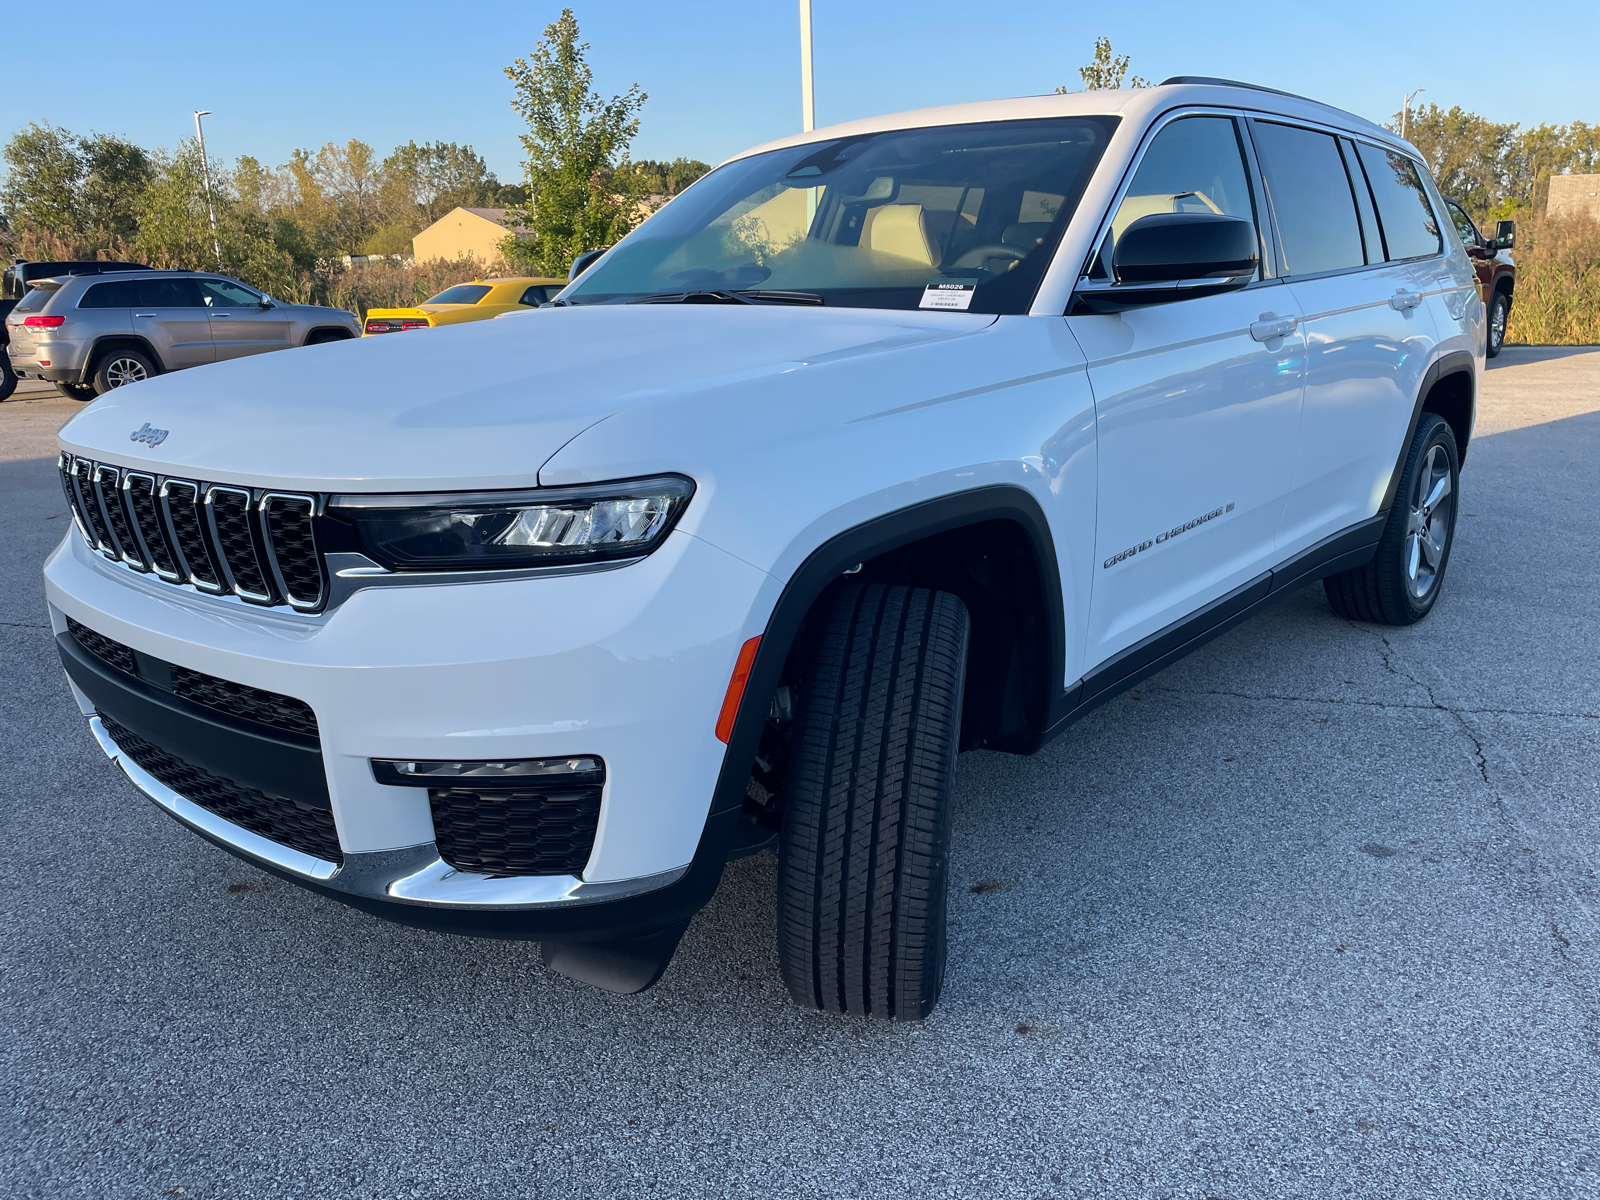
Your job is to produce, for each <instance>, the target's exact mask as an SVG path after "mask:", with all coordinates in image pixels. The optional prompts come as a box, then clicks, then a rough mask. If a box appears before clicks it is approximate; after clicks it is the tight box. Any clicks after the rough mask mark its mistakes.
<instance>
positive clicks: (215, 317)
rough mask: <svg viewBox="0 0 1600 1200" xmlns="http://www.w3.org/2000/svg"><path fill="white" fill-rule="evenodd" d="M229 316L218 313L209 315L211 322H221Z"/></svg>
mask: <svg viewBox="0 0 1600 1200" xmlns="http://www.w3.org/2000/svg"><path fill="white" fill-rule="evenodd" d="M230 315H231V314H229V313H219V312H214V313H212V314H211V319H212V320H213V321H221V320H224V319H226V318H227V317H228V316H230Z"/></svg>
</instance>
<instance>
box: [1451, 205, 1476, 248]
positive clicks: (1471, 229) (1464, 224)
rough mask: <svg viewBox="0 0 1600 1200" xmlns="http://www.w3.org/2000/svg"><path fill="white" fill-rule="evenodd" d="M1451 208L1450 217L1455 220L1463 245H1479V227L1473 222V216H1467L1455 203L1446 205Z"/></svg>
mask: <svg viewBox="0 0 1600 1200" xmlns="http://www.w3.org/2000/svg"><path fill="white" fill-rule="evenodd" d="M1446 207H1447V208H1448V209H1449V210H1450V219H1451V220H1452V221H1454V222H1455V226H1456V233H1457V234H1458V235H1459V236H1460V238H1461V244H1462V245H1463V246H1477V245H1478V242H1479V238H1478V227H1477V226H1476V225H1474V224H1473V223H1472V218H1471V217H1469V216H1467V214H1466V213H1464V212H1462V211H1461V210H1460V209H1459V208H1457V207H1456V206H1455V205H1454V204H1450V205H1446Z"/></svg>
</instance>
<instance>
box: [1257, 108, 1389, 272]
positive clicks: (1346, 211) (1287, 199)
mask: <svg viewBox="0 0 1600 1200" xmlns="http://www.w3.org/2000/svg"><path fill="white" fill-rule="evenodd" d="M1254 128H1255V135H1256V148H1257V149H1258V150H1259V151H1260V154H1261V162H1262V169H1263V170H1264V171H1265V173H1266V176H1267V190H1268V192H1269V193H1270V194H1271V196H1272V213H1273V216H1274V217H1276V218H1277V221H1278V238H1279V240H1280V241H1281V242H1282V243H1283V257H1284V274H1286V275H1318V274H1321V273H1322V272H1324V271H1342V270H1345V269H1347V268H1349V267H1360V266H1364V265H1365V264H1366V261H1367V258H1366V254H1365V252H1364V250H1363V248H1362V245H1361V224H1360V222H1359V221H1358V220H1357V219H1356V198H1355V193H1354V191H1352V190H1351V185H1350V177H1349V175H1347V174H1346V173H1345V169H1344V158H1343V157H1342V156H1341V155H1340V154H1339V145H1338V143H1337V142H1336V141H1335V140H1334V138H1333V136H1332V135H1331V134H1326V133H1319V132H1318V131H1316V130H1315V129H1302V128H1300V127H1299V126H1295V125H1277V124H1273V123H1270V122H1266V121H1258V122H1257V123H1256V124H1255V127H1254Z"/></svg>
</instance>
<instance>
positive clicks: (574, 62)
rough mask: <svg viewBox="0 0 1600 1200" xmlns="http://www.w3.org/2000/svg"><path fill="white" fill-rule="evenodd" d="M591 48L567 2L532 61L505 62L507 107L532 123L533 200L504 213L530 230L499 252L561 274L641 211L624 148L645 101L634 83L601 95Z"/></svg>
mask: <svg viewBox="0 0 1600 1200" xmlns="http://www.w3.org/2000/svg"><path fill="white" fill-rule="evenodd" d="M588 49H589V47H588V44H587V43H580V42H579V41H578V20H577V18H576V17H574V16H573V15H572V10H571V9H570V8H566V9H562V11H561V18H560V20H558V21H556V22H555V23H553V24H551V25H549V26H547V27H546V29H545V35H544V38H543V39H542V40H541V41H540V42H539V44H538V45H537V46H536V47H535V48H534V51H533V54H532V56H531V61H529V60H527V59H521V58H519V59H517V60H516V61H515V62H514V63H512V64H511V66H509V67H507V68H506V76H507V77H508V78H509V79H510V80H511V82H512V84H513V86H514V87H515V89H516V98H515V99H514V100H512V102H511V106H512V108H514V109H515V110H516V112H517V114H518V115H519V116H521V117H522V119H523V120H524V121H525V122H527V125H528V132H527V133H525V134H523V135H522V137H521V140H522V146H523V149H524V150H525V151H526V152H527V155H528V157H527V160H526V162H524V164H523V169H524V172H525V174H526V182H527V187H528V193H529V198H528V202H527V204H526V205H524V206H521V207H519V208H516V209H512V210H509V211H508V212H507V213H506V224H507V225H508V226H510V227H512V228H522V229H526V230H527V231H528V233H527V235H526V236H525V237H517V236H515V235H513V236H511V237H508V238H507V239H506V241H505V242H504V243H503V250H504V253H505V256H506V259H507V261H508V262H514V263H520V264H523V265H525V266H526V267H529V268H532V269H534V270H537V271H541V272H547V273H550V274H556V275H564V274H566V271H567V268H568V267H569V266H570V265H571V264H572V260H573V259H574V258H576V257H577V256H578V255H579V254H582V253H583V252H584V251H586V250H595V249H599V248H600V247H603V246H609V245H611V244H612V243H613V242H615V241H616V240H617V239H618V238H620V237H622V236H623V235H624V234H626V233H627V232H628V231H629V230H630V229H632V228H633V227H634V225H636V224H637V223H638V221H639V218H640V215H641V213H640V208H641V205H640V203H639V201H640V199H641V198H642V194H641V193H640V192H639V191H638V190H637V180H635V179H634V178H633V177H632V175H631V174H630V172H629V170H628V165H629V164H628V147H629V145H630V144H631V143H632V141H633V139H634V137H635V136H636V135H637V134H638V132H639V117H638V113H639V110H640V108H641V107H642V106H643V105H644V102H645V100H646V98H647V97H646V96H645V93H644V92H642V91H640V90H639V85H638V84H637V83H636V84H634V85H633V86H632V87H630V88H629V89H628V90H627V91H626V92H625V93H623V94H622V95H620V96H613V97H611V99H609V100H601V98H600V96H599V94H598V93H596V92H595V91H594V90H593V81H594V72H593V71H592V70H591V69H590V67H589V64H588V62H587V60H586V57H585V56H586V54H587V52H588Z"/></svg>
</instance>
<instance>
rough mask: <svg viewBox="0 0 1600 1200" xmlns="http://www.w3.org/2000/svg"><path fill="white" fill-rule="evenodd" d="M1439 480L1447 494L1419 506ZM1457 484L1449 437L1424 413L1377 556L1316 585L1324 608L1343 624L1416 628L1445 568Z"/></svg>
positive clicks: (1440, 421) (1438, 420)
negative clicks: (1323, 596) (1324, 600)
mask: <svg viewBox="0 0 1600 1200" xmlns="http://www.w3.org/2000/svg"><path fill="white" fill-rule="evenodd" d="M1424 472H1426V475H1427V479H1426V483H1427V487H1426V489H1424ZM1442 480H1448V482H1449V487H1448V489H1446V490H1445V491H1444V492H1443V494H1442V495H1441V496H1439V497H1438V498H1437V499H1436V500H1435V501H1434V502H1433V503H1432V504H1423V503H1420V502H1421V501H1424V500H1426V495H1425V494H1424V490H1425V491H1426V492H1427V493H1431V492H1433V491H1434V490H1436V489H1437V488H1438V485H1439V483H1440V482H1441V481H1442ZM1460 483H1461V456H1460V454H1459V453H1458V452H1457V450H1456V437H1455V434H1454V433H1452V432H1451V430H1450V425H1449V423H1448V422H1446V421H1445V419H1444V418H1443V417H1440V416H1436V415H1435V414H1433V413H1424V414H1423V416H1422V420H1421V421H1419V422H1418V423H1417V432H1416V433H1415V434H1414V435H1413V436H1412V438H1411V451H1410V453H1408V454H1407V455H1406V465H1405V468H1404V469H1403V470H1402V471H1401V473H1400V486H1399V487H1398V488H1397V489H1396V490H1395V497H1394V504H1393V505H1392V506H1391V507H1390V509H1389V520H1388V523H1387V524H1385V525H1384V527H1383V536H1382V538H1381V539H1380V540H1379V542H1378V551H1377V553H1376V554H1375V555H1373V557H1372V561H1371V562H1369V563H1368V564H1367V565H1366V566H1364V567H1357V568H1355V569H1354V570H1353V571H1343V572H1341V573H1340V574H1338V575H1330V576H1328V577H1327V578H1326V579H1324V580H1323V581H1322V590H1323V591H1324V592H1325V593H1326V594H1327V597H1328V606H1329V607H1330V608H1332V609H1333V611H1334V612H1336V613H1338V614H1339V615H1340V616H1341V617H1347V618H1349V619H1350V620H1352V621H1371V622H1373V623H1375V624H1378V625H1414V624H1416V623H1417V622H1418V621H1420V620H1422V618H1423V617H1425V616H1427V615H1428V613H1429V612H1431V611H1432V610H1433V606H1434V602H1435V601H1437V600H1438V599H1439V589H1440V588H1442V587H1443V586H1444V573H1445V568H1446V567H1448V566H1449V565H1450V548H1451V546H1452V545H1454V543H1455V534H1456V512H1457V504H1456V496H1457V494H1458V492H1459V489H1460ZM1441 510H1442V511H1441ZM1413 554H1415V555H1416V558H1415V561H1413V559H1412V556H1413ZM1430 554H1431V555H1432V556H1433V557H1430ZM1424 582H1425V584H1426V586H1425V587H1424V586H1420V585H1421V584H1422V583H1424Z"/></svg>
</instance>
